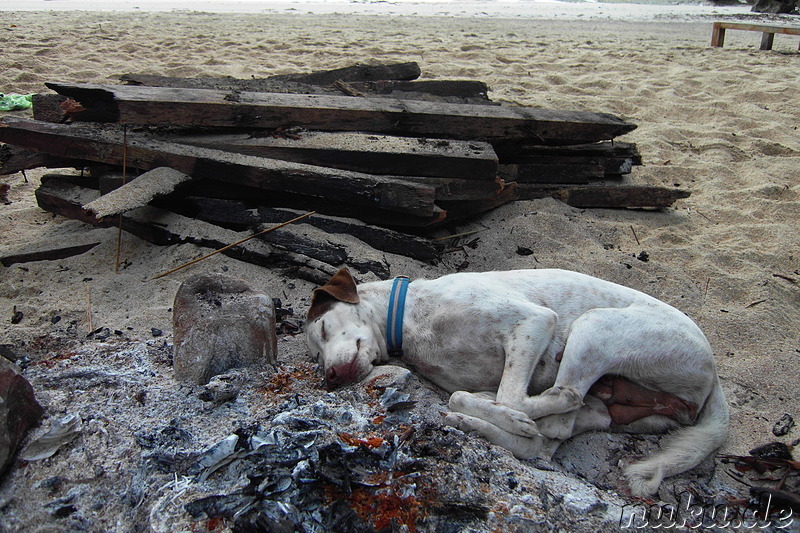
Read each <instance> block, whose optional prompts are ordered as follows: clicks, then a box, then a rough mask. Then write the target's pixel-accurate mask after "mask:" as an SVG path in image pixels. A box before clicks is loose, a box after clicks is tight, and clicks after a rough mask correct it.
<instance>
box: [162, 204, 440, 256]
mask: <svg viewBox="0 0 800 533" xmlns="http://www.w3.org/2000/svg"><path fill="white" fill-rule="evenodd" d="M170 204H171V205H172V206H173V209H178V210H180V211H181V212H182V213H184V214H186V215H187V216H191V217H196V218H199V219H200V220H204V221H206V222H210V223H212V224H219V225H222V226H226V227H228V226H232V227H242V228H243V227H255V226H257V225H259V224H267V225H270V224H280V223H282V222H286V221H287V220H291V219H293V218H295V217H297V216H298V215H300V214H302V213H301V212H300V211H298V210H294V209H285V208H275V207H266V206H259V207H257V208H254V207H252V206H251V205H249V204H247V203H245V202H242V201H237V200H223V199H220V198H202V197H197V196H190V197H185V198H181V199H180V200H177V201H172V202H170ZM179 206H180V207H179ZM304 223H305V224H307V225H309V226H314V227H316V228H319V229H321V230H323V231H325V232H326V233H329V234H343V235H350V236H352V237H355V238H356V239H358V240H360V241H362V242H364V243H366V244H368V245H369V246H371V247H372V248H375V249H376V250H381V251H383V252H389V253H393V254H397V255H403V256H406V257H411V258H413V259H418V260H420V261H427V262H434V261H436V260H437V259H438V257H439V253H440V251H441V248H440V247H439V246H437V245H436V244H435V243H433V242H431V241H429V240H428V239H423V238H421V237H415V236H413V235H408V234H407V233H401V232H399V231H394V230H390V229H386V228H381V227H377V226H372V225H367V224H364V223H363V222H361V221H360V220H356V219H354V218H344V217H332V216H327V215H321V214H319V213H317V214H315V215H314V216H313V217H310V218H308V219H307V220H305V221H304Z"/></svg>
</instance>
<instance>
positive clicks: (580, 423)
mask: <svg viewBox="0 0 800 533" xmlns="http://www.w3.org/2000/svg"><path fill="white" fill-rule="evenodd" d="M479 394H480V396H481V397H483V398H485V399H487V400H489V401H491V396H492V395H491V394H489V393H479ZM445 423H446V424H448V425H450V426H453V427H456V428H458V429H460V430H462V431H465V432H470V431H474V432H476V433H478V434H480V435H482V436H483V437H484V438H485V439H486V440H488V441H489V442H491V443H492V444H496V445H498V446H502V447H503V448H505V449H507V450H508V451H510V452H511V453H513V454H514V456H515V457H517V458H520V459H533V458H536V457H540V458H542V459H548V460H549V459H550V458H551V457H552V455H553V454H554V453H555V451H556V449H557V448H558V446H559V445H560V444H561V442H563V441H564V440H566V439H568V438H570V437H572V436H574V435H577V434H578V433H583V432H584V431H591V430H595V429H608V428H609V426H610V425H611V417H610V416H609V414H608V409H607V408H606V406H605V404H604V403H603V402H602V401H601V400H600V399H598V398H595V397H588V398H587V399H586V405H584V406H583V407H581V408H580V409H577V410H575V411H572V412H570V413H566V414H563V415H551V416H548V417H545V418H542V419H540V420H538V421H537V423H538V424H539V428H540V430H541V433H542V434H541V435H533V436H529V437H526V436H522V435H517V434H514V433H511V432H509V431H506V430H504V429H502V428H500V427H498V426H496V425H495V424H493V423H491V422H488V421H486V420H484V419H481V418H478V417H474V416H469V415H465V414H463V413H448V414H447V415H446V416H445Z"/></svg>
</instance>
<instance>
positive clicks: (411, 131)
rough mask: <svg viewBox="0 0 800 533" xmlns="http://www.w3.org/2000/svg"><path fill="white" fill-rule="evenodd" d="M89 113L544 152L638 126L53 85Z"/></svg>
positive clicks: (394, 104)
mask: <svg viewBox="0 0 800 533" xmlns="http://www.w3.org/2000/svg"><path fill="white" fill-rule="evenodd" d="M47 86H48V87H50V88H51V89H53V90H55V91H57V92H59V93H60V94H64V95H66V96H69V97H72V98H74V99H75V100H76V101H78V102H79V103H80V104H81V106H82V107H83V108H84V109H85V110H84V111H80V110H77V111H75V112H74V113H72V114H71V117H72V118H73V119H75V120H83V119H84V118H87V119H88V120H95V121H96V120H98V117H103V119H102V120H103V121H107V122H122V123H130V124H145V125H159V124H169V125H173V126H175V125H177V126H192V127H239V128H277V127H290V126H302V127H305V128H308V129H315V130H322V131H343V130H347V131H371V132H380V133H393V134H400V135H412V136H435V137H445V138H454V139H465V140H484V141H488V142H494V141H503V142H509V141H514V142H528V143H536V144H540V145H549V144H581V143H593V142H596V141H601V140H607V139H613V138H615V137H617V136H618V135H622V134H624V133H627V132H629V131H632V130H633V129H635V127H636V126H635V125H634V124H632V123H629V122H626V121H624V120H622V119H620V118H618V117H615V116H613V115H609V114H606V113H589V112H580V111H554V110H548V109H540V108H534V107H506V106H482V105H461V104H447V103H434V102H423V101H418V100H386V99H380V98H351V97H347V96H316V95H296V94H275V93H250V92H241V93H239V92H226V91H215V90H210V89H165V88H160V87H137V86H126V85H91V84H75V85H68V84H60V83H48V84H47Z"/></svg>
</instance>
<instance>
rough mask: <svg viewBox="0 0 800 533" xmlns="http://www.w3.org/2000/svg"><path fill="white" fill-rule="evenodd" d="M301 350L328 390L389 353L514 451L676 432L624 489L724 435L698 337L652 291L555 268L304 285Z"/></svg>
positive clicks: (363, 373) (641, 489) (542, 452)
mask: <svg viewBox="0 0 800 533" xmlns="http://www.w3.org/2000/svg"><path fill="white" fill-rule="evenodd" d="M306 335H307V340H308V346H309V350H310V351H311V354H312V355H313V356H316V357H317V358H318V359H319V361H320V364H321V365H322V366H323V368H324V372H325V379H326V382H327V384H328V386H329V387H337V386H342V385H346V384H349V383H354V382H357V381H360V380H363V379H364V378H365V377H367V375H368V374H369V373H370V372H371V371H372V369H373V367H374V366H375V365H378V364H382V363H387V362H388V361H389V357H390V356H391V355H394V356H399V355H402V359H403V361H405V363H407V364H408V365H409V366H411V367H412V368H414V369H415V370H416V371H417V372H418V373H420V374H421V375H423V376H424V377H425V378H427V379H428V380H430V381H432V382H433V383H435V384H436V385H438V386H439V387H441V388H443V389H444V390H445V391H447V392H449V393H450V394H451V396H450V403H449V406H450V409H451V410H452V413H450V414H448V415H447V417H446V422H447V423H449V424H451V425H453V426H456V427H458V428H460V429H463V430H465V431H476V432H478V433H479V434H481V435H483V436H484V437H485V438H487V439H488V440H489V441H491V442H493V443H495V444H497V445H499V446H502V447H504V448H506V449H508V450H509V451H511V452H512V453H513V454H514V455H515V456H517V457H519V458H533V457H544V458H548V459H549V458H550V457H551V456H552V454H553V453H554V452H555V450H556V448H557V447H558V445H559V444H560V443H561V442H563V441H564V440H565V439H568V438H569V437H571V436H573V435H576V434H578V433H581V432H583V431H588V430H598V429H599V430H617V431H626V432H631V433H634V432H636V433H653V432H661V431H665V430H669V429H676V428H680V429H678V430H677V431H675V432H674V434H673V435H671V436H670V438H669V440H668V441H667V442H666V443H665V444H663V446H662V447H663V450H662V451H661V452H659V453H656V454H654V455H652V456H650V457H648V458H646V459H644V460H642V461H640V462H638V463H633V464H631V465H629V466H628V467H627V468H626V469H625V471H624V475H625V478H626V480H627V483H628V486H629V487H630V489H631V494H633V495H635V496H647V495H650V494H653V493H655V492H656V491H657V490H658V487H659V485H660V484H661V481H662V480H663V478H664V477H667V476H672V475H675V474H679V473H681V472H684V471H686V470H688V469H690V468H692V467H694V466H696V465H697V464H698V463H700V462H701V461H702V460H703V459H704V458H705V457H706V456H707V455H708V454H709V453H711V452H712V451H713V450H715V449H716V448H718V447H719V446H720V445H721V444H722V443H723V441H724V440H725V438H726V436H727V431H728V406H727V403H726V401H725V396H724V394H723V391H722V389H721V387H720V384H719V379H718V377H717V372H716V366H715V363H714V358H713V355H712V351H711V347H710V346H709V343H708V341H707V340H706V337H705V336H704V335H703V333H702V332H701V331H700V329H699V328H698V327H697V325H696V324H695V323H694V322H692V320H691V319H689V318H688V317H687V316H686V315H684V314H683V313H682V312H680V311H678V310H677V309H675V308H674V307H671V306H669V305H667V304H665V303H663V302H661V301H659V300H657V299H655V298H653V297H651V296H648V295H646V294H644V293H641V292H638V291H636V290H633V289H630V288H627V287H623V286H621V285H617V284H614V283H611V282H608V281H603V280H600V279H597V278H593V277H590V276H586V275H583V274H579V273H576V272H569V271H565V270H517V271H508V272H483V273H459V274H451V275H447V276H444V277H441V278H438V279H434V280H424V279H420V280H415V281H413V282H410V281H409V280H408V279H407V278H397V279H395V280H389V281H378V282H372V283H365V284H362V285H360V286H358V287H356V283H355V281H354V280H353V278H352V276H351V275H350V273H349V272H348V271H347V270H346V269H342V270H340V271H339V272H338V273H337V274H336V275H334V276H333V277H332V278H331V280H330V281H329V282H328V283H327V284H325V285H324V286H322V287H320V288H318V289H316V290H315V291H314V295H313V298H312V304H311V307H310V309H309V312H308V318H307V324H306Z"/></svg>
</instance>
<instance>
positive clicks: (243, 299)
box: [172, 274, 278, 385]
mask: <svg viewBox="0 0 800 533" xmlns="http://www.w3.org/2000/svg"><path fill="white" fill-rule="evenodd" d="M172 320H173V327H174V339H173V344H174V360H173V370H174V373H175V379H177V380H180V381H190V382H193V383H196V384H198V385H204V384H206V383H208V381H209V380H210V379H211V378H212V377H214V376H216V375H219V374H223V373H225V372H227V371H229V370H231V369H234V368H243V367H256V368H257V369H259V370H264V369H266V366H267V365H270V364H274V363H275V362H276V353H277V342H278V340H277V336H276V333H275V306H274V304H273V302H272V299H271V298H268V297H267V296H266V295H265V294H264V293H263V292H260V291H257V290H255V289H253V288H252V287H251V286H250V285H249V284H248V283H247V282H246V281H244V280H241V279H238V278H234V277H231V276H228V275H225V274H197V275H194V276H192V277H190V278H189V279H187V280H186V281H184V282H183V284H181V286H180V288H179V289H178V292H177V294H176V295H175V304H174V306H173V315H172Z"/></svg>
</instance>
